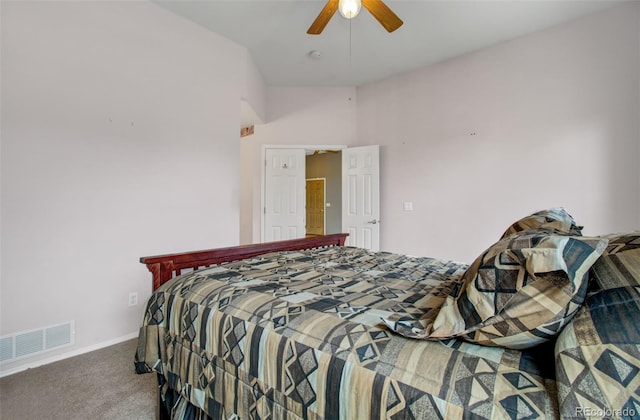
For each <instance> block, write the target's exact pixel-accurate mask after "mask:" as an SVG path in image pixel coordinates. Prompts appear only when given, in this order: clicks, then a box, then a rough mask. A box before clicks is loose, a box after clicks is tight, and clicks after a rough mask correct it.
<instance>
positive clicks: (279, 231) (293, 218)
mask: <svg viewBox="0 0 640 420" xmlns="http://www.w3.org/2000/svg"><path fill="white" fill-rule="evenodd" d="M265 159H266V162H265V206H264V235H263V238H264V241H266V242H269V241H280V240H285V239H295V238H304V236H305V181H306V177H305V151H304V149H266V150H265Z"/></svg>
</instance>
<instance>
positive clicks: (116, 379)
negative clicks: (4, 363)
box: [0, 339, 157, 420]
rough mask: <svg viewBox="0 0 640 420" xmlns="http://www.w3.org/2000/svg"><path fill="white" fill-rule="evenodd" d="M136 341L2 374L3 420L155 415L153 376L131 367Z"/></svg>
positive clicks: (0, 405)
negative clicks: (142, 373) (13, 373)
mask: <svg viewBox="0 0 640 420" xmlns="http://www.w3.org/2000/svg"><path fill="white" fill-rule="evenodd" d="M136 344H137V339H136V340H129V341H126V342H124V343H120V344H116V345H114V346H110V347H106V348H104V349H100V350H96V351H93V352H90V353H86V354H83V355H80V356H75V357H72V358H69V359H65V360H61V361H59V362H56V363H51V364H48V365H45V366H41V367H38V368H35V369H29V370H26V371H24V372H20V373H16V374H15V375H11V376H7V377H4V378H0V418H1V419H3V420H4V419H7V420H10V419H21V420H22V419H24V420H29V419H52V420H56V419H60V420H62V419H65V420H67V419H82V420H85V419H114V420H115V419H118V420H121V419H127V420H129V419H139V420H143V419H144V420H147V419H149V420H150V419H155V416H156V395H157V394H156V376H155V375H154V374H145V375H137V374H136V373H135V371H134V368H133V356H134V354H135V348H136Z"/></svg>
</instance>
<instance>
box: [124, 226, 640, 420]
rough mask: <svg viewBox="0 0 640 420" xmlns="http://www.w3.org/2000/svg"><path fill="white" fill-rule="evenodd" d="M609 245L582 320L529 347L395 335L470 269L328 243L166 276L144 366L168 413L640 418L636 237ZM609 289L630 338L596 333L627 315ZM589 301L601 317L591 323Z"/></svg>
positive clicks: (140, 362)
mask: <svg viewBox="0 0 640 420" xmlns="http://www.w3.org/2000/svg"><path fill="white" fill-rule="evenodd" d="M616 241H617V242H616ZM634 241H635V245H633V246H626V245H625V246H626V248H625V246H617V247H616V244H618V245H620V244H621V243H624V244H627V243H631V244H633V243H634ZM609 242H610V248H609V250H610V251H611V255H609V254H608V253H607V252H605V256H603V257H601V258H600V259H598V262H597V263H596V266H595V267H594V268H598V267H600V271H599V272H598V273H600V274H599V275H600V277H603V276H605V277H606V278H607V279H609V280H607V281H599V282H598V285H599V286H598V288H597V291H596V290H595V289H594V288H593V287H592V286H590V289H591V290H588V288H587V287H586V283H585V286H584V287H581V288H580V289H581V291H580V293H581V294H582V300H585V299H586V302H587V304H586V305H577V306H576V305H574V306H576V307H575V308H573V309H572V310H573V311H574V312H575V313H577V314H578V315H577V316H576V317H575V321H576V323H575V324H574V320H572V319H571V320H569V322H568V326H567V327H566V328H564V329H563V330H562V332H561V334H560V337H559V338H557V337H556V336H555V335H550V337H545V340H543V341H544V342H543V343H542V344H539V343H538V344H536V345H535V346H533V347H531V348H525V349H513V348H505V347H499V346H495V345H482V344H478V343H475V342H473V340H469V339H468V338H469V336H470V335H471V336H472V335H473V334H470V333H469V329H468V328H467V330H465V332H464V334H462V335H461V336H460V337H461V338H464V340H463V339H461V338H451V339H438V340H431V339H413V338H407V337H406V336H405V335H403V334H399V333H398V332H397V331H393V328H392V325H393V323H392V322H390V321H389V320H393V319H396V320H397V319H414V320H422V319H425V317H426V318H428V319H433V316H431V315H430V313H431V312H435V313H437V312H438V309H439V308H441V307H442V306H443V304H444V303H445V301H446V300H447V299H448V298H449V299H450V298H451V296H453V295H456V294H459V291H458V289H459V288H460V285H461V284H463V283H464V278H465V273H467V272H468V271H469V269H470V268H471V267H472V266H473V264H472V265H471V267H470V266H467V265H466V264H462V263H457V262H452V261H441V260H436V259H433V258H421V257H410V256H406V255H398V254H393V253H386V252H379V253H373V252H369V251H366V250H363V249H358V248H350V247H333V248H327V249H317V250H307V251H293V252H280V253H272V254H267V255H262V256H258V257H254V258H251V259H248V260H242V261H238V262H232V263H226V264H222V265H219V266H214V267H210V268H207V269H203V270H199V271H195V272H192V273H188V274H185V275H182V276H180V277H177V278H175V279H173V280H171V281H169V282H167V283H165V284H164V285H163V286H161V287H160V288H159V289H157V290H156V291H155V292H154V293H153V295H152V297H151V299H150V300H149V302H148V306H147V310H146V313H145V317H144V322H143V326H142V328H141V330H140V336H139V344H138V350H137V353H136V363H135V364H136V370H137V371H138V372H139V373H143V372H152V371H155V372H157V373H159V375H158V377H159V380H160V386H161V389H162V395H163V398H164V401H165V404H166V405H167V406H168V407H170V410H171V414H172V417H173V418H206V417H211V418H234V416H237V417H240V418H262V419H265V418H272V419H298V418H301V419H339V418H340V419H374V418H375V419H382V418H393V419H430V418H446V419H450V418H487V419H489V418H490V419H499V418H508V419H516V418H558V417H592V416H591V415H590V413H591V414H593V415H595V417H597V414H602V413H605V414H606V413H608V414H613V417H622V418H625V415H624V414H625V413H626V414H629V413H631V414H635V413H637V412H639V411H634V410H638V409H640V406H638V405H639V404H640V403H639V402H638V401H640V395H639V393H638V389H640V374H638V372H639V371H640V355H639V354H638V353H639V351H638V347H639V345H640V339H639V337H640V333H639V327H638V325H640V324H639V323H637V322H636V323H635V324H633V322H635V321H637V320H638V318H637V316H638V302H639V301H640V299H638V295H639V293H638V286H640V269H639V267H638V265H640V255H639V253H638V251H639V248H638V247H639V246H640V239H639V235H638V234H636V235H635V236H633V235H631V236H629V235H627V236H624V235H623V236H620V237H616V238H610V240H609ZM605 244H606V241H605ZM611 247H613V248H611ZM602 251H603V250H601V251H600V253H601V252H602ZM626 251H628V254H629V255H627V257H626V259H625V258H622V259H620V258H618V255H616V253H617V252H620V253H622V252H626ZM563 252H564V254H566V253H567V252H568V251H567V250H566V249H565V250H564V251H563ZM598 255H599V254H598ZM605 257H606V258H609V260H606V261H605V262H601V260H603V258H605ZM611 258H614V259H615V261H614V262H613V263H612V262H611V261H610V260H611ZM621 261H622V262H621ZM474 264H475V263H474ZM598 264H600V266H599V265H598ZM603 267H604V268H603ZM612 267H613V268H612ZM614 271H615V272H616V273H614V274H615V275H614V277H615V276H618V277H617V278H610V277H609V276H610V275H611V273H613V272H614ZM603 273H604V274H603ZM555 283H557V280H556V281H555ZM605 283H608V284H605ZM607 290H608V291H607ZM611 290H615V291H617V294H616V296H618V298H617V299H618V300H617V301H616V302H617V303H616V305H618V304H619V301H623V302H624V303H623V305H626V306H624V311H622V312H621V313H625V314H626V315H625V316H623V317H621V318H622V319H620V320H619V322H620V324H618V326H619V328H620V329H622V330H624V331H625V333H624V334H622V333H621V334H617V335H616V334H611V333H610V332H609V333H608V334H604V335H603V332H602V331H600V329H601V328H605V329H607V328H609V327H610V324H607V323H611V322H614V323H615V322H618V320H617V319H616V320H612V319H611V316H612V315H611V314H612V313H614V312H615V311H614V312H611V311H606V310H605V311H604V313H603V308H607V304H606V303H602V302H601V300H602V299H601V298H602V296H604V295H603V294H606V293H613V292H611ZM621 293H623V294H624V297H623V298H620V297H619V296H621ZM578 294H579V293H578ZM614 294H615V293H614ZM588 295H589V296H588ZM596 295H597V296H600V300H597V299H598V298H597V297H594V296H596ZM590 297H592V298H593V299H591V300H589V298H590ZM573 300H575V295H574V297H573ZM596 301H597V304H596V303H594V302H596ZM590 305H591V306H590ZM596 306H597V309H595V310H596V312H597V311H600V315H599V316H601V318H602V319H605V321H602V320H600V321H594V320H593V319H591V315H592V314H593V310H594V308H595V307H596ZM634 311H635V312H634ZM565 312H566V311H565ZM618 312H620V311H618ZM618 312H615V316H616V317H617V316H619V313H618ZM575 313H572V314H571V317H573V316H574V315H575ZM565 315H566V313H565ZM607 317H609V318H607ZM634 320H635V321H634ZM385 321H386V322H385ZM628 323H632V324H633V325H627V324H628ZM497 325H500V324H497ZM547 325H550V324H547ZM607 325H609V327H607ZM486 334H487V333H486V331H485V333H483V337H484V338H486ZM547 338H548V339H547ZM485 344H486V343H485ZM598 346H599V347H598ZM507 347H509V346H507ZM585 355H586V356H585ZM585 357H586V358H587V359H588V360H583V359H585ZM556 372H559V373H558V374H556ZM589 410H591V411H589ZM607 410H608V411H607ZM611 410H614V411H611ZM615 410H618V411H615ZM623 410H626V411H623ZM616 414H617V415H616ZM628 417H629V418H632V417H634V416H633V415H632V416H628Z"/></svg>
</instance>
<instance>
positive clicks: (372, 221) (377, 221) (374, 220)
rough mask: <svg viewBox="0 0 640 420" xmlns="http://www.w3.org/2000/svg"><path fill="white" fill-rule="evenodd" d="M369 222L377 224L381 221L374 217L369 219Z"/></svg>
mask: <svg viewBox="0 0 640 420" xmlns="http://www.w3.org/2000/svg"><path fill="white" fill-rule="evenodd" d="M367 223H370V224H372V225H375V224H377V223H380V220H376V219H373V220H369V221H368V222H367Z"/></svg>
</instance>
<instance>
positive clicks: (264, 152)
mask: <svg viewBox="0 0 640 420" xmlns="http://www.w3.org/2000/svg"><path fill="white" fill-rule="evenodd" d="M347 147H349V146H347V145H344V144H325V145H317V144H316V145H313V144H311V145H308V144H275V145H273V144H263V145H262V150H261V156H260V162H261V165H262V168H261V170H260V178H261V179H260V242H264V238H265V237H266V234H265V231H264V230H265V223H264V212H265V205H266V201H265V183H266V176H265V175H266V174H265V171H266V168H265V165H266V159H267V149H304V151H305V153H306V151H307V150H326V149H331V150H342V149H346V148H347ZM305 180H306V177H305ZM325 222H326V220H325ZM325 228H326V226H325Z"/></svg>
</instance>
